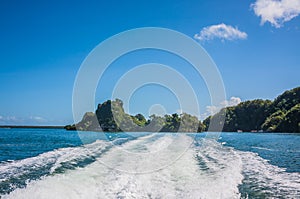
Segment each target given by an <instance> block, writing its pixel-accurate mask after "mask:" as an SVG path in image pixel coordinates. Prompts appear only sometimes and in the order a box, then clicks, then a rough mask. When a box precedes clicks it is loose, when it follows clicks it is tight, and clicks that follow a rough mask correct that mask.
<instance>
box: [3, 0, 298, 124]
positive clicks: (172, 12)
mask: <svg viewBox="0 0 300 199" xmlns="http://www.w3.org/2000/svg"><path fill="white" fill-rule="evenodd" d="M299 13H300V2H299V0H281V1H277V2H275V3H274V1H273V0H246V1H241V0H228V1H226V2H225V1H223V0H212V1H200V0H198V1H196V0H190V1H181V0H164V1H161V0H160V1H156V0H153V1H126V2H125V1H114V0H112V1H88V2H85V1H72V2H71V1H64V2H61V1H14V0H13V1H8V0H3V1H0V27H1V31H0V44H1V45H0V47H1V54H0V58H1V62H0V89H1V93H2V94H1V98H0V124H57V125H62V124H67V123H72V91H73V83H74V80H75V77H76V74H77V71H78V69H79V68H80V65H81V63H82V61H83V60H84V59H85V57H86V56H87V55H88V53H89V52H90V51H91V50H92V49H93V48H94V47H95V46H97V45H98V44H99V43H100V42H102V41H104V40H105V39H107V38H109V37H110V36H113V35H115V34H117V33H119V32H122V31H125V30H128V29H132V28H140V27H148V26H151V27H164V28H170V29H173V30H176V31H179V32H182V33H184V34H186V35H188V36H190V37H191V38H194V39H195V40H197V41H198V42H199V43H200V44H201V45H202V46H203V47H204V48H205V50H206V51H207V52H208V53H209V54H210V56H211V57H212V59H213V60H214V61H215V63H216V65H217V66H218V69H219V71H220V73H221V75H222V78H223V81H224V85H225V88H226V94H227V98H228V103H231V101H230V98H231V97H233V98H232V99H233V101H236V100H235V99H237V98H240V99H241V100H242V101H244V100H248V99H255V98H263V99H273V98H274V97H276V96H277V95H278V94H280V93H282V92H283V91H284V90H286V89H290V88H293V87H297V86H299V85H300V79H299V74H300V56H299V52H300V17H299V16H298V15H299ZM196 34H197V35H196ZM195 35H196V37H195ZM149 62H158V63H164V64H168V65H170V66H172V67H174V68H175V69H176V70H178V71H180V72H181V73H182V74H184V75H186V76H187V78H188V79H189V80H190V81H191V82H192V84H193V88H195V89H196V90H197V89H199V90H200V91H199V92H197V94H198V97H199V98H203V99H201V105H200V106H201V107H200V109H201V110H202V111H203V114H205V113H204V112H205V111H207V110H208V108H211V107H209V106H210V101H209V98H208V95H207V91H206V90H205V85H204V84H203V82H202V83H201V78H200V80H197V79H196V78H199V77H196V76H195V74H194V73H193V70H192V69H189V68H190V67H189V66H188V64H186V63H184V61H183V60H180V59H179V58H176V57H175V56H173V55H170V54H168V53H163V52H157V51H155V50H153V51H151V50H149V51H144V52H136V53H132V54H129V55H127V56H124V57H121V58H120V59H119V60H117V61H116V62H115V63H114V64H112V66H111V68H110V69H109V70H108V71H107V75H106V77H105V76H104V79H103V80H102V81H101V82H100V83H99V85H98V90H97V93H96V101H98V102H102V101H104V100H106V99H108V98H109V97H110V93H111V89H112V84H113V83H114V81H116V80H117V77H119V76H118V75H121V74H122V73H123V72H126V70H129V69H130V68H131V67H133V66H136V65H137V64H143V63H149ZM195 82H197V83H195ZM198 86H199V87H198ZM156 93H160V95H159V96H158V95H156ZM202 94H203V95H202ZM145 96H147V97H146V98H145ZM155 103H162V104H164V105H165V106H166V109H167V112H174V111H177V110H178V105H177V104H176V100H175V98H174V96H173V95H172V94H171V93H168V91H167V90H162V89H161V88H159V87H157V86H156V87H155V86H152V87H151V86H150V87H145V88H143V89H140V90H138V91H137V92H136V93H135V94H134V96H133V100H132V101H131V104H130V112H131V113H137V112H142V113H144V114H145V115H147V113H148V110H149V107H150V106H151V104H155ZM232 103H234V102H232Z"/></svg>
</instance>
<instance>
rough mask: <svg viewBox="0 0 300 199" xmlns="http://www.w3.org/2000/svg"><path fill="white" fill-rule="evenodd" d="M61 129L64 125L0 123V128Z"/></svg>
mask: <svg viewBox="0 0 300 199" xmlns="http://www.w3.org/2000/svg"><path fill="white" fill-rule="evenodd" d="M5 128H11V129H63V128H64V126H27V125H1V126H0V129H5Z"/></svg>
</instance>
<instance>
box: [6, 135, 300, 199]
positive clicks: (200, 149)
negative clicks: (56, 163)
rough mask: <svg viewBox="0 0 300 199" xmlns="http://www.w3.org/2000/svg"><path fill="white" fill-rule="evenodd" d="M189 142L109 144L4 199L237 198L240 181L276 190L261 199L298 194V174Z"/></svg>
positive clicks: (173, 138) (174, 138)
mask: <svg viewBox="0 0 300 199" xmlns="http://www.w3.org/2000/svg"><path fill="white" fill-rule="evenodd" d="M191 142H193V139H192V138H191V137H189V136H187V135H185V134H178V135H171V134H166V135H164V136H158V137H156V138H155V139H154V135H150V136H147V137H143V138H138V139H136V140H133V141H130V142H126V143H125V144H123V145H121V146H118V147H113V148H112V149H110V150H108V151H107V152H105V153H104V154H102V155H101V156H100V157H99V158H97V161H95V162H94V163H92V164H89V165H87V166H86V167H84V168H77V169H76V170H67V171H65V173H63V174H55V175H53V176H47V177H44V178H43V179H41V180H37V181H32V182H30V183H29V184H28V185H27V187H26V188H23V189H16V190H14V191H13V192H11V193H10V194H9V195H5V196H3V198H33V199H34V198H46V199H47V198H51V199H52V198H58V199H59V198H72V199H76V198H101V199H102V198H203V199H204V198H205V199H206V198H207V199H210V198H213V199H215V198H222V199H226V198H228V199H229V198H230V199H232V198H240V197H241V194H240V193H239V186H240V185H241V183H242V182H245V184H247V183H253V184H254V185H255V186H254V187H250V189H252V190H251V191H261V190H260V189H262V188H264V187H267V188H268V190H266V191H269V192H273V191H274V193H265V194H267V195H262V197H264V198H266V197H267V198H278V197H281V198H289V197H290V198H297V194H298V196H299V191H298V190H300V187H299V184H300V181H299V174H298V173H286V172H284V170H283V169H280V168H278V167H275V166H272V165H270V164H269V163H268V162H266V161H265V160H264V159H262V158H260V157H259V156H257V155H256V154H254V153H251V152H241V151H237V150H234V149H233V148H230V147H225V146H223V145H222V144H221V143H218V142H216V141H215V140H210V139H204V141H199V143H197V144H196V146H194V145H193V146H190V144H191ZM185 147H187V148H185ZM158 148H159V150H157V149H158ZM183 149H186V151H185V153H184V154H183V155H181V156H179V158H178V155H180V154H181V152H182V150H183ZM174 158H175V160H176V161H175V162H173V163H172V161H174ZM176 158H177V159H176ZM103 163H105V164H108V166H109V167H107V166H106V165H105V164H103ZM167 163H172V164H167ZM163 165H167V167H162V166H163ZM157 168H160V169H159V170H156V169H157ZM151 169H152V170H151ZM133 171H135V173H134V172H133ZM145 171H147V172H145ZM151 171H152V172H151ZM143 172H144V173H143ZM242 174H244V176H243V175H242ZM255 189H257V190H255ZM268 194H269V195H268ZM272 194H273V195H272Z"/></svg>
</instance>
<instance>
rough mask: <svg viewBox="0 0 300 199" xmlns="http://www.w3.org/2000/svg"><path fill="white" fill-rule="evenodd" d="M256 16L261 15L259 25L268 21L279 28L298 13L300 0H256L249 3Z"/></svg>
mask: <svg viewBox="0 0 300 199" xmlns="http://www.w3.org/2000/svg"><path fill="white" fill-rule="evenodd" d="M251 8H252V9H253V10H254V13H255V14H256V16H258V17H261V25H263V24H264V23H266V22H270V23H271V25H272V26H274V27H276V28H280V27H282V26H283V23H284V22H287V21H290V20H291V19H293V18H295V17H297V16H298V15H299V14H300V0H257V1H256V2H255V3H253V4H251Z"/></svg>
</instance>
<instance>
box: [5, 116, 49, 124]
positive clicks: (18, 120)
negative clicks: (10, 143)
mask: <svg viewBox="0 0 300 199" xmlns="http://www.w3.org/2000/svg"><path fill="white" fill-rule="evenodd" d="M47 122H48V120H46V119H44V118H42V117H39V116H30V117H29V118H22V117H16V116H0V124H7V125H27V124H28V125H34V124H47Z"/></svg>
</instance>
